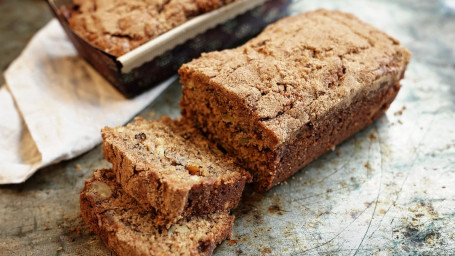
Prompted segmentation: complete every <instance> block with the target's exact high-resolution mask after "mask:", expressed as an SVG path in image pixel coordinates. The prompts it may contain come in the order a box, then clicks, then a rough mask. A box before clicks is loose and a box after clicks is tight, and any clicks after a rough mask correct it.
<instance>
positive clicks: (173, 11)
mask: <svg viewBox="0 0 455 256" xmlns="http://www.w3.org/2000/svg"><path fill="white" fill-rule="evenodd" d="M233 1H234V0H170V1H163V0H147V1H146V0H129V1H127V0H112V1H99V0H74V1H73V7H72V9H69V10H65V12H64V13H65V15H66V16H67V20H68V23H69V24H70V26H71V28H72V29H73V30H74V31H75V32H76V33H78V34H79V35H80V36H81V37H83V38H84V39H86V40H87V41H88V42H90V43H92V44H94V45H95V46H97V47H99V48H100V49H102V50H103V51H105V52H107V53H110V54H112V55H114V56H117V57H118V56H121V55H123V54H125V53H127V52H129V51H131V50H133V49H134V48H136V47H138V46H140V45H142V44H144V43H146V42H147V41H149V40H151V39H153V38H155V37H158V36H159V35H161V34H163V33H165V32H167V31H169V30H171V29H173V28H175V27H177V26H179V25H181V24H183V23H185V22H186V21H188V20H189V19H191V18H193V17H195V16H198V15H200V14H203V13H206V12H209V11H212V10H214V9H217V8H219V7H221V6H223V5H226V4H229V3H231V2H233Z"/></svg>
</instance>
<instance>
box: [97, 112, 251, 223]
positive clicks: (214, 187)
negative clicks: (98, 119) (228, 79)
mask: <svg viewBox="0 0 455 256" xmlns="http://www.w3.org/2000/svg"><path fill="white" fill-rule="evenodd" d="M101 134H102V137H103V153H104V155H105V157H106V159H107V160H108V161H110V162H111V163H112V164H113V170H114V172H115V173H116V176H117V182H118V183H119V184H121V186H122V188H123V190H124V191H125V192H126V193H128V194H129V195H130V196H132V197H133V198H134V199H136V200H137V201H138V202H139V203H140V204H141V205H142V206H143V207H144V208H145V209H148V210H153V211H155V212H156V216H155V217H156V218H155V222H156V225H166V226H169V225H170V224H172V223H175V222H176V221H178V220H179V219H180V218H183V217H185V216H190V215H203V214H208V213H212V212H215V211H219V210H229V209H232V208H235V207H236V206H237V204H238V202H239V200H240V197H241V195H242V192H243V189H244V187H245V183H246V182H248V181H251V176H250V175H249V173H247V172H246V171H244V170H243V169H242V168H240V167H238V166H237V165H235V164H234V160H233V159H232V158H230V157H229V156H227V155H226V154H225V153H223V152H222V151H220V150H219V149H218V147H217V146H216V145H215V144H213V143H211V142H209V141H208V140H207V139H206V138H205V137H204V136H203V135H202V134H201V133H200V132H199V130H197V129H195V128H194V127H192V126H190V125H189V124H187V123H185V122H182V121H176V120H171V119H170V118H169V117H163V118H161V119H160V120H155V121H146V120H144V119H141V118H136V120H135V122H133V123H131V124H128V125H126V126H124V127H117V128H108V127H106V128H104V129H103V130H102V132H101Z"/></svg>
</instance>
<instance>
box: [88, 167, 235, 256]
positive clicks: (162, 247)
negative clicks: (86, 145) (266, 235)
mask: <svg viewBox="0 0 455 256" xmlns="http://www.w3.org/2000/svg"><path fill="white" fill-rule="evenodd" d="M80 204H81V213H82V217H83V218H84V220H85V221H86V222H87V223H88V225H89V226H90V227H91V229H92V230H93V231H94V232H95V233H97V234H98V235H100V237H101V239H102V240H103V242H104V243H105V244H106V246H107V247H109V248H110V249H111V250H113V251H114V252H115V253H117V254H118V255H211V254H212V252H213V250H214V248H215V247H216V245H217V244H219V243H221V242H222V241H223V240H225V239H226V238H229V237H230V236H231V233H232V225H233V221H234V217H233V216H229V215H228V214H227V213H226V212H220V213H213V214H210V215H205V216H198V217H196V216H193V217H188V218H185V219H181V220H180V221H179V222H177V223H175V224H174V225H173V226H171V227H170V229H165V228H164V227H157V226H155V225H154V219H155V216H154V213H153V212H148V211H146V210H144V209H143V208H142V207H139V205H138V203H137V202H136V201H135V200H134V199H133V198H131V197H130V196H128V195H127V194H126V193H125V192H124V191H123V190H122V189H121V188H120V186H119V185H118V184H117V183H116V182H115V174H114V173H113V172H112V170H104V169H103V170H98V171H96V172H95V174H94V175H93V177H92V178H91V179H89V180H86V181H85V187H84V189H83V190H82V192H81V197H80Z"/></svg>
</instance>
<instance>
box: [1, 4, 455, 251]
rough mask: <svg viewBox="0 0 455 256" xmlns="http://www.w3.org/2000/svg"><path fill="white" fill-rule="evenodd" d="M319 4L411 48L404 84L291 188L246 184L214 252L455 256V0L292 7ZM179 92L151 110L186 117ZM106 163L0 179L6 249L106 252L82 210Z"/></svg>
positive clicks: (173, 90)
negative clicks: (381, 111) (81, 197)
mask: <svg viewBox="0 0 455 256" xmlns="http://www.w3.org/2000/svg"><path fill="white" fill-rule="evenodd" d="M1 7H2V4H1V3H0V8H1ZM321 7H324V8H327V9H339V10H343V11H348V12H351V13H354V14H356V15H357V16H359V17H360V18H361V19H362V20H364V21H366V22H369V23H371V24H373V25H375V26H377V27H379V28H380V29H382V30H384V31H386V32H387V33H389V34H391V35H392V36H394V37H396V38H398V39H399V40H400V41H401V42H402V43H403V44H404V45H405V46H407V47H408V48H409V49H410V50H411V51H412V52H413V57H412V61H411V63H410V65H409V68H408V71H407V73H406V78H405V80H403V83H402V85H403V87H402V89H401V91H400V93H399V95H398V97H397V99H396V100H395V102H394V103H393V104H392V106H391V108H390V109H389V110H388V111H387V114H386V115H385V116H383V117H382V118H381V119H380V120H378V121H377V122H375V123H374V124H373V125H371V126H370V127H368V128H366V129H365V130H363V131H362V132H360V133H358V134H357V135H355V136H354V137H353V138H351V139H349V140H347V141H346V142H344V143H343V144H342V145H340V146H338V147H337V148H336V149H335V150H334V151H333V152H329V153H327V154H325V155H324V156H322V157H321V158H319V159H318V160H316V161H315V162H313V163H312V164H310V165H309V166H307V167H306V168H304V169H303V170H302V171H300V172H299V173H297V174H296V175H295V176H294V177H292V178H291V179H289V180H288V181H287V183H286V184H283V185H281V186H278V187H276V188H274V189H272V190H271V191H269V192H267V193H265V194H258V193H253V192H251V191H250V190H248V191H247V193H245V196H244V200H243V202H242V204H241V206H240V207H239V208H238V209H236V210H235V212H234V213H235V215H236V216H237V217H236V222H235V227H234V236H233V238H232V240H231V241H226V242H224V243H223V244H222V245H221V246H220V247H219V248H217V250H216V251H215V254H216V255H237V254H240V255H262V254H265V255H327V254H328V255H354V254H357V255H371V254H373V255H422V254H425V255H455V230H454V229H455V1H450V0H446V1H442V0H440V1H425V0H422V1H409V0H401V1H393V0H389V1H379V0H377V1H373V0H369V1H360V0H344V1H336V0H333V1H328V0H326V1H316V0H314V1H310V0H307V1H299V2H298V3H296V4H295V5H294V6H293V12H294V13H298V12H301V11H306V10H313V9H317V8H321ZM0 33H4V32H3V31H2V32H0ZM0 51H4V49H0ZM179 97H180V85H179V84H178V83H175V84H174V85H172V86H171V87H170V88H169V89H168V90H167V91H166V92H165V93H164V94H163V95H162V96H161V97H160V99H159V100H158V101H156V102H154V103H153V104H151V105H150V106H149V107H148V108H147V109H146V110H144V111H143V112H142V115H143V116H145V117H146V118H156V117H159V116H161V115H163V114H166V115H171V116H178V112H179V111H178V99H179ZM106 166H108V164H107V162H106V161H104V160H103V157H102V154H101V149H100V148H99V147H97V148H95V149H94V150H92V151H91V152H89V153H87V154H85V155H83V156H81V157H79V158H77V159H75V160H73V161H68V162H64V163H61V164H58V165H54V166H51V167H48V168H45V169H43V170H41V171H39V172H38V173H37V174H35V175H34V176H33V177H32V178H31V179H30V180H29V181H27V182H26V183H25V184H22V185H14V186H1V187H0V206H1V207H0V255H30V254H31V253H34V255H53V254H59V255H60V254H61V255H74V254H77V253H79V254H81V255H109V251H108V250H107V249H106V248H105V247H104V245H103V244H102V243H101V242H100V240H99V238H98V237H97V236H96V235H90V234H89V233H88V230H87V226H86V225H84V224H83V221H82V219H81V217H80V216H78V214H79V209H78V205H79V201H78V192H79V190H80V189H81V188H82V186H83V179H85V178H88V177H89V176H90V175H91V174H92V172H93V169H94V168H99V167H106ZM78 230H80V232H79V234H78ZM59 247H60V248H59Z"/></svg>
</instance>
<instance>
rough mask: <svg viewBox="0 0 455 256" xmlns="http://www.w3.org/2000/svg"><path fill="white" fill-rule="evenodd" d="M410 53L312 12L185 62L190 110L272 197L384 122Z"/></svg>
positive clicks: (185, 110)
mask: <svg viewBox="0 0 455 256" xmlns="http://www.w3.org/2000/svg"><path fill="white" fill-rule="evenodd" d="M410 56H411V54H410V52H409V51H408V50H407V49H406V48H405V47H403V46H401V45H400V43H399V42H398V41H397V40H395V39H393V38H392V37H390V36H388V35H387V34H385V33H384V32H381V31H380V30H378V29H376V28H374V27H373V26H371V25H368V24H365V23H363V22H362V21H360V20H359V19H358V18H356V17H354V16H353V15H350V14H347V13H343V12H339V11H327V10H317V11H313V12H308V13H304V14H300V15H297V16H294V17H288V18H284V19H282V20H280V21H278V22H276V23H275V24H272V25H270V26H268V27H267V28H266V29H265V30H264V31H263V32H262V33H261V34H260V35H259V36H257V37H256V38H254V39H252V40H250V41H249V42H247V43H246V44H245V45H243V46H240V47H238V48H235V49H230V50H224V51H221V52H211V53H208V54H204V55H202V56H201V57H200V58H198V59H195V60H193V61H192V62H190V63H187V64H185V65H183V66H182V67H181V68H180V70H179V73H180V75H181V82H182V83H183V84H184V86H183V89H182V90H183V96H182V100H181V103H180V106H181V108H182V112H181V113H182V116H183V119H186V120H188V121H189V122H193V123H194V125H196V126H197V127H199V128H200V129H202V131H203V132H204V133H205V134H206V135H207V136H209V138H211V139H212V140H214V141H216V142H217V143H218V144H219V145H221V146H222V147H223V148H224V149H225V150H226V151H228V152H229V153H230V154H232V155H234V156H235V157H237V158H238V159H239V161H240V162H241V163H242V164H243V165H244V167H245V168H247V169H248V170H249V171H250V172H251V174H252V175H253V182H254V183H255V187H256V188H257V189H258V190H260V191H265V190H268V189H270V188H271V187H272V186H273V185H276V184H278V183H279V182H281V181H283V180H284V179H286V178H288V177H289V176H291V175H292V174H294V173H295V172H296V171H297V170H299V169H300V168H302V167H303V166H305V165H307V164H308V163H310V162H311V161H312V160H314V159H315V158H317V157H318V156H320V155H321V154H323V153H325V152H326V151H328V150H329V149H333V148H334V147H335V145H337V144H339V143H341V142H342V141H344V140H345V139H347V138H348V137H349V136H351V135H353V134H354V133H356V132H358V131H359V130H361V129H362V128H364V127H365V126H367V125H369V124H371V123H372V122H373V121H374V120H375V119H377V118H378V117H380V116H381V115H382V114H383V113H384V112H385V110H386V109H387V108H388V106H389V104H390V103H391V102H392V101H393V100H394V98H395V96H396V95H397V93H398V90H399V89H400V84H399V81H400V79H401V78H403V76H404V72H405V69H406V66H407V64H408V62H409V59H410Z"/></svg>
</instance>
